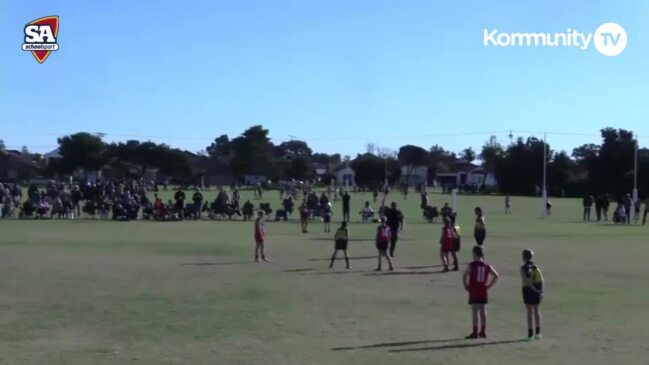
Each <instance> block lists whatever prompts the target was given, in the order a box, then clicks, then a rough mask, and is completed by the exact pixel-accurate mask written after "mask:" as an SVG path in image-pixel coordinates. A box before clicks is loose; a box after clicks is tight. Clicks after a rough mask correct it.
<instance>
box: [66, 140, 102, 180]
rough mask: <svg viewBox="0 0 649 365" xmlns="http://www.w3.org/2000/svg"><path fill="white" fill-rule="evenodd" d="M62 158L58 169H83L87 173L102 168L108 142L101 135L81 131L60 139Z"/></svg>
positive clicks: (69, 171) (71, 170)
mask: <svg viewBox="0 0 649 365" xmlns="http://www.w3.org/2000/svg"><path fill="white" fill-rule="evenodd" d="M58 143H59V153H60V154H61V156H62V157H61V160H60V161H59V163H58V166H57V168H58V170H59V172H61V173H71V172H73V171H75V170H77V169H83V170H84V171H85V172H86V173H88V172H90V171H97V170H99V169H101V167H102V166H103V165H104V163H105V161H106V157H105V155H104V152H105V150H106V144H105V143H104V142H103V141H102V139H101V138H100V137H99V136H96V135H94V134H90V133H86V132H80V133H76V134H72V135H69V136H64V137H61V138H59V139H58Z"/></svg>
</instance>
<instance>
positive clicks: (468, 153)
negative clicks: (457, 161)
mask: <svg viewBox="0 0 649 365" xmlns="http://www.w3.org/2000/svg"><path fill="white" fill-rule="evenodd" d="M460 157H462V158H463V159H464V160H466V162H468V163H471V162H473V161H474V160H475V157H476V156H475V151H474V150H473V148H471V147H469V148H465V149H463V150H462V153H461V154H460Z"/></svg>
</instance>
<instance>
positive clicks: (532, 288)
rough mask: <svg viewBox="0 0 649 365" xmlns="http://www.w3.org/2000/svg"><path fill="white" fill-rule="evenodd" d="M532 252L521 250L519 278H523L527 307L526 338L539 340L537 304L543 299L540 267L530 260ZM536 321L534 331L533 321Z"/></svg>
mask: <svg viewBox="0 0 649 365" xmlns="http://www.w3.org/2000/svg"><path fill="white" fill-rule="evenodd" d="M533 256H534V252H532V250H523V266H521V270H520V271H521V279H522V280H523V302H524V303H525V307H526V308H527V340H528V341H531V340H534V339H537V340H540V339H541V338H542V336H541V312H540V311H539V305H540V304H541V301H542V300H543V274H542V273H541V269H540V268H539V267H538V265H536V264H535V263H534V261H532V257H533ZM535 322H536V332H535V331H534V323H535Z"/></svg>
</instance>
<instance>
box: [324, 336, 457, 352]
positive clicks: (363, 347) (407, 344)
mask: <svg viewBox="0 0 649 365" xmlns="http://www.w3.org/2000/svg"><path fill="white" fill-rule="evenodd" d="M460 340H462V339H461V338H451V339H447V340H427V341H405V342H385V343H377V344H374V345H365V346H353V347H334V348H332V349H331V351H345V350H362V349H375V348H381V347H396V346H410V345H423V344H426V343H443V342H455V341H460Z"/></svg>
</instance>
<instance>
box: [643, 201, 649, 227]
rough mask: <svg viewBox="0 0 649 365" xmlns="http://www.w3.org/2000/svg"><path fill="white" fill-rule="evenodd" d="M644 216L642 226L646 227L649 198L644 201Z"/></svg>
mask: <svg viewBox="0 0 649 365" xmlns="http://www.w3.org/2000/svg"><path fill="white" fill-rule="evenodd" d="M643 202H644V215H643V217H642V225H643V226H644V225H645V223H647V214H649V196H647V197H646V198H645V199H644V201H643Z"/></svg>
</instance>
